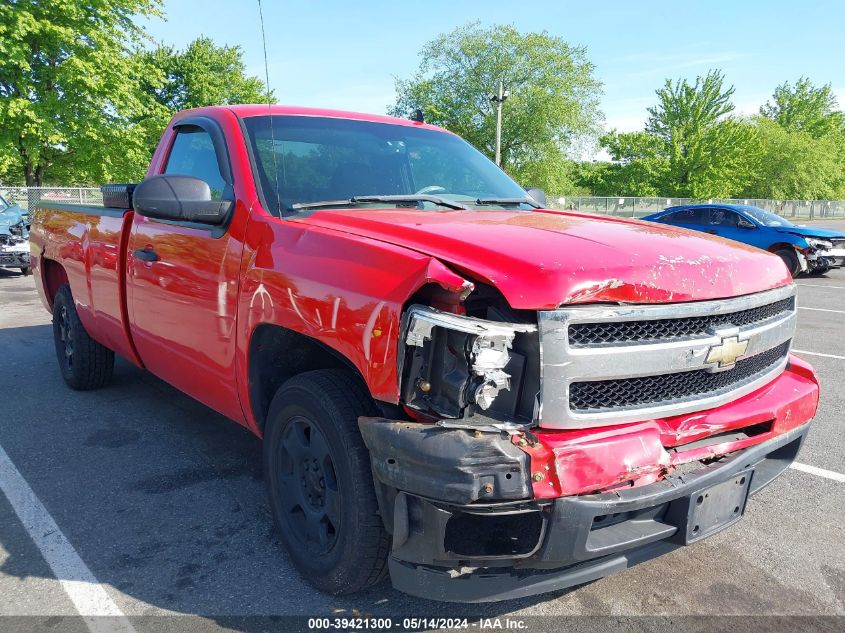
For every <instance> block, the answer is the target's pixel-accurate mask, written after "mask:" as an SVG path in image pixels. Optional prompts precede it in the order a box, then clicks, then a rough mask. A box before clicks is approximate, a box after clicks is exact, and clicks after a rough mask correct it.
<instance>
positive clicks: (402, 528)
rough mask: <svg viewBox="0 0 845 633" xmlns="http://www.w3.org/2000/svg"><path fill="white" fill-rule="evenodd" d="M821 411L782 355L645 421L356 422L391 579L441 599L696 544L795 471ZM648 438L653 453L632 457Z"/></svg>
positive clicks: (573, 574)
mask: <svg viewBox="0 0 845 633" xmlns="http://www.w3.org/2000/svg"><path fill="white" fill-rule="evenodd" d="M817 404H818V384H817V382H816V379H815V375H814V374H813V372H812V369H811V368H810V367H809V365H806V364H805V363H803V362H802V361H800V360H798V359H796V358H794V357H791V359H790V366H789V367H788V368H787V370H786V371H785V372H784V373H783V374H782V375H781V376H780V377H779V378H777V379H775V380H774V381H773V382H772V383H771V384H770V385H768V386H766V387H765V388H762V389H760V390H758V391H757V392H755V393H753V394H749V395H747V396H744V397H743V398H741V399H739V400H737V401H736V402H734V403H731V404H728V405H725V406H723V407H720V408H717V409H713V410H710V411H708V412H703V413H700V414H695V415H690V416H678V417H677V418H670V419H666V420H659V421H654V422H652V423H650V424H642V425H625V426H617V427H608V428H606V429H589V430H586V431H583V432H569V433H561V432H548V431H546V432H544V431H543V430H542V429H540V430H537V432H536V434H514V435H510V436H508V435H507V434H506V433H490V432H484V431H482V430H480V429H475V430H472V429H468V430H456V429H442V428H440V429H438V428H437V427H432V426H431V425H421V424H413V423H407V422H393V421H388V420H383V419H373V418H362V419H361V420H360V427H361V432H362V435H363V437H364V441H365V443H366V444H367V446H368V448H369V449H370V453H371V462H372V465H373V472H374V479H375V482H376V490H377V493H378V497H379V504H380V509H381V512H382V516H383V517H385V524H386V527H387V529H388V530H389V531H390V532H391V534H392V536H393V549H392V552H391V556H390V560H389V567H390V573H391V579H392V582H393V585H394V587H396V588H397V589H399V590H401V591H404V592H407V593H410V594H413V595H417V596H420V597H425V598H430V599H437V600H446V601H458V602H484V601H496V600H505V599H512V598H520V597H524V596H529V595H534V594H538V593H543V592H547V591H555V590H559V589H563V588H566V587H570V586H573V585H577V584H581V583H584V582H588V581H592V580H596V579H598V578H601V577H603V576H606V575H608V574H610V573H614V572H617V571H621V570H623V569H626V568H627V567H630V566H633V565H634V564H636V563H639V562H641V561H644V560H648V559H650V558H653V557H655V556H658V555H660V554H663V553H665V552H668V551H671V550H672V549H675V548H677V547H680V546H682V545H685V544H689V543H693V542H695V541H698V540H700V539H702V538H706V537H707V536H710V535H711V534H714V533H715V532H717V531H719V530H721V529H724V528H726V527H728V526H730V525H732V524H733V523H735V522H736V521H738V520H739V519H740V518H741V517H742V515H743V513H744V509H745V500H746V498H747V497H748V495H751V494H754V493H756V492H757V491H758V490H760V489H761V488H762V487H763V486H765V485H766V484H768V483H769V482H771V481H772V480H773V479H774V478H775V477H777V476H778V475H779V474H781V473H782V472H783V471H784V470H785V469H786V468H787V467H788V466H789V465H790V464H791V463H792V461H793V460H794V459H795V457H796V455H797V454H798V451H799V449H800V447H801V444H802V442H803V440H804V438H805V436H806V434H807V432H808V429H809V422H808V421H809V420H810V419H811V418H812V416H813V415H814V413H815V410H816V406H817ZM655 429H658V430H655ZM526 436H528V437H531V438H533V439H532V440H531V441H530V442H526V441H525V437H526ZM649 442H652V443H654V444H655V445H656V446H657V448H658V450H656V451H655V450H653V449H652V448H650V447H649V448H648V450H642V451H637V449H636V447H637V446H646V445H648V443H649ZM513 449H519V450H517V451H514V450H513ZM649 459H655V460H658V461H657V463H655V465H654V467H652V465H651V464H650V462H649V461H648V460H649ZM614 469H616V470H614ZM667 472H668V473H669V474H666V473H667ZM586 486H592V487H591V488H587V487H586ZM596 490H598V491H599V492H594V491H596ZM584 493H586V494H584ZM707 495H710V497H708V499H709V501H706V500H704V497H706V496H707ZM699 497H702V503H701V505H699V503H697V502H698V498H699ZM702 513H703V514H702ZM702 517H703V518H702Z"/></svg>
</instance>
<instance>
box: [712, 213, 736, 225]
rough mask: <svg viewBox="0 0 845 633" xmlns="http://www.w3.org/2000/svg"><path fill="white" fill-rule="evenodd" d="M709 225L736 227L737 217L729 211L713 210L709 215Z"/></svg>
mask: <svg viewBox="0 0 845 633" xmlns="http://www.w3.org/2000/svg"><path fill="white" fill-rule="evenodd" d="M710 224H711V225H713V226H724V227H728V228H730V227H736V226H737V225H738V224H739V215H738V214H737V213H736V212H735V211H731V210H730V209H713V210H712V212H711V213H710Z"/></svg>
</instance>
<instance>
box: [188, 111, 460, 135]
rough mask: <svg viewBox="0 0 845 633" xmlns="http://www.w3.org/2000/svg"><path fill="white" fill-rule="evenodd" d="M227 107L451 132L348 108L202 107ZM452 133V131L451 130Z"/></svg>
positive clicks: (243, 114) (259, 113)
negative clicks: (350, 110)
mask: <svg viewBox="0 0 845 633" xmlns="http://www.w3.org/2000/svg"><path fill="white" fill-rule="evenodd" d="M217 108H220V109H227V110H229V111H231V112H233V113H234V114H235V116H237V117H238V118H241V119H247V118H250V117H256V116H267V115H268V114H272V115H280V116H310V117H326V118H331V119H347V120H350V121H369V122H371V123H387V124H390V125H406V126H409V127H420V128H425V129H431V130H437V131H439V132H449V130H445V129H443V128H441V127H437V126H436V125H430V124H428V123H419V122H417V121H412V120H411V119H401V118H399V117H392V116H387V115H383V114H365V113H363V112H349V111H346V110H331V109H328V108H305V107H302V106H291V105H267V104H266V103H264V104H257V103H253V104H240V105H227V106H210V107H207V108H202V109H203V110H208V109H217ZM449 134H452V132H449Z"/></svg>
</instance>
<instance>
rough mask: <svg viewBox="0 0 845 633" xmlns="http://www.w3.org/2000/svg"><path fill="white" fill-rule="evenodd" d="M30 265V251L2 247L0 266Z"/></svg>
mask: <svg viewBox="0 0 845 633" xmlns="http://www.w3.org/2000/svg"><path fill="white" fill-rule="evenodd" d="M27 267H29V251H28V250H26V251H21V250H13V249H2V248H0V268H27Z"/></svg>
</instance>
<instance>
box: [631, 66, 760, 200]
mask: <svg viewBox="0 0 845 633" xmlns="http://www.w3.org/2000/svg"><path fill="white" fill-rule="evenodd" d="M733 93H734V88H733V87H728V88H726V87H725V86H724V77H723V75H722V73H721V72H720V71H718V70H711V71H710V72H708V73H707V75H706V76H704V77H697V78H696V80H695V83H694V84H690V83H689V82H688V81H687V80H686V79H684V80H677V81H675V82H672V81H671V80H668V79H667V80H666V83H665V84H664V86H663V87H662V88H660V89H658V90H657V98H658V103H657V105H656V106H654V107H651V108H648V113H649V119H648V122H647V123H646V132H648V133H649V134H653V135H654V136H655V137H657V138H659V139H660V140H661V141H662V143H663V149H662V154H663V156H665V157H666V159H667V160H668V164H669V167H668V178H667V181H666V184H667V187H668V189H667V191H666V192H665V193H666V194H667V195H672V196H691V197H699V198H700V197H710V196H713V197H724V196H729V195H731V193H732V192H734V191H735V190H737V189H738V188H740V187H742V186H743V185H744V184H745V183H746V182H747V180H748V178H749V174H750V172H751V171H752V170H753V169H754V165H755V164H756V161H757V160H758V156H757V154H756V152H755V151H754V133H755V131H754V127H753V126H752V125H750V124H749V123H748V122H747V121H742V120H739V119H736V118H732V117H730V116H729V115H730V113H731V112H732V111H733V109H734V106H733V103H731V96H732V95H733Z"/></svg>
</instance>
